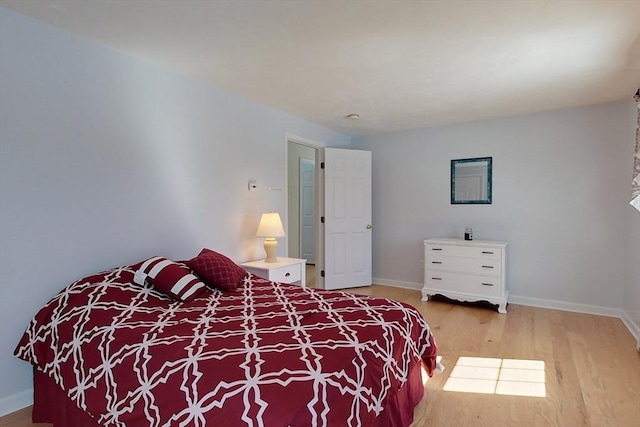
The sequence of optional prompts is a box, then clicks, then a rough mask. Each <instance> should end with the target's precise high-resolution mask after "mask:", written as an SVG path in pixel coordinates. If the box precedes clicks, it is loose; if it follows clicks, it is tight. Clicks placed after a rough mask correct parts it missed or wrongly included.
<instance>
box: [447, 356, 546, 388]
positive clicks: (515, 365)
mask: <svg viewBox="0 0 640 427" xmlns="http://www.w3.org/2000/svg"><path fill="white" fill-rule="evenodd" d="M443 390H446V391H459V392H465V393H484V394H504V395H512V396H530V397H546V387H545V371H544V361H542V360H520V359H496V358H487V357H460V358H459V359H458V363H456V365H455V366H454V367H453V371H451V375H449V379H448V380H447V382H446V383H445V385H444V387H443Z"/></svg>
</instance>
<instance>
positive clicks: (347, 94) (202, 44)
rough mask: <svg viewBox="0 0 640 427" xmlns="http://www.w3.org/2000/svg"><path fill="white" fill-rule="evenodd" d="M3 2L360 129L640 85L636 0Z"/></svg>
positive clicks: (338, 126) (604, 94)
mask: <svg viewBox="0 0 640 427" xmlns="http://www.w3.org/2000/svg"><path fill="white" fill-rule="evenodd" d="M0 5H2V6H5V7H7V8H9V9H12V10H14V11H17V12H20V13H23V14H25V15H29V16H31V17H34V18H36V19H39V20H42V21H45V22H48V23H51V24H53V25H56V26H60V27H63V28H66V29H68V30H70V31H71V32H73V33H76V34H79V35H81V36H84V37H87V38H91V39H94V40H97V41H99V42H101V43H104V44H107V45H111V46H113V47H115V48H117V49H119V50H121V51H125V52H128V53H130V54H133V55H136V56H138V57H142V58H145V59H147V60H149V61H152V62H155V63H158V64H161V65H163V66H165V67H168V68H171V69H174V70H176V71H178V72H180V73H183V74H186V75H189V76H191V77H193V78H196V79H199V80H202V81H205V82H209V83H211V84H213V85H215V86H218V87H221V88H223V89H225V90H227V91H230V92H234V93H238V94H241V95H244V96H246V97H247V98H251V99H253V100H255V101H258V102H261V103H264V104H267V105H270V106H273V107H276V108H279V109H281V110H284V111H288V112H290V113H292V114H294V115H296V116H298V117H303V118H306V119H308V120H311V121H313V122H316V123H319V124H322V125H324V126H327V127H329V128H332V129H335V130H337V131H341V132H345V133H350V134H360V135H366V134H375V133H383V132H391V131H398V130H404V129H412V128H419V127H424V126H432V125H439V124H448V123H456V122H464V121H470V120H478V119H485V118H491V117H501V116H510V115H517V114H525V113H531V112H537V111H545V110H551V109H557V108H564V107H573V106H580V105H589V104H596V103H601V102H608V101H615V100H620V99H625V98H627V99H631V97H632V96H633V93H634V92H635V91H636V89H637V88H638V86H639V85H640V0H627V1H618V0H595V1H593V0H592V1H568V0H552V1H548V0H536V1H521V0H511V1H472V0H469V1H456V0H451V1H354V0H352V1H346V0H343V1H335V0H328V1H320V0H298V1H275V0H271V1H221V0H220V1H214V0H210V1H206V0H205V1H202V0H200V1H197V0H196V1H194V0H135V1H116V0H91V1H90V0H29V1H24V0H23V1H20V0H0ZM353 112H356V113H359V114H360V116H361V118H360V120H358V121H352V120H348V119H345V117H344V116H346V115H347V114H349V113H353Z"/></svg>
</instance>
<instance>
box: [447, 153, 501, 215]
mask: <svg viewBox="0 0 640 427" xmlns="http://www.w3.org/2000/svg"><path fill="white" fill-rule="evenodd" d="M492 169H493V158H492V157H476V158H472V159H456V160H451V204H452V205H458V204H465V205H466V204H485V205H487V204H491V199H492V178H493V177H492V174H493V171H492Z"/></svg>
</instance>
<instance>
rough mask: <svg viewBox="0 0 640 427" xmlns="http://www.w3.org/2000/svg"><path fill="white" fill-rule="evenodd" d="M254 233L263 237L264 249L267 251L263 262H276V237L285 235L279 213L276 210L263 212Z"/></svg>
mask: <svg viewBox="0 0 640 427" xmlns="http://www.w3.org/2000/svg"><path fill="white" fill-rule="evenodd" d="M256 235H257V236H258V237H265V239H264V251H265V252H266V253H267V257H266V258H265V260H264V262H276V261H277V259H276V251H277V250H278V241H277V240H276V237H284V236H285V234H284V228H283V227H282V221H281V220H280V215H279V214H278V213H277V212H269V213H263V214H262V218H260V225H258V232H257V233H256Z"/></svg>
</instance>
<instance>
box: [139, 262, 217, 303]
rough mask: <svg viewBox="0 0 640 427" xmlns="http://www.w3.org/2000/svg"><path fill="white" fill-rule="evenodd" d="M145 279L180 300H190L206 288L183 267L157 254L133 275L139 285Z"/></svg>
mask: <svg viewBox="0 0 640 427" xmlns="http://www.w3.org/2000/svg"><path fill="white" fill-rule="evenodd" d="M146 280H149V282H150V283H151V284H152V285H153V287H154V288H156V289H157V290H159V291H160V292H162V293H164V294H166V295H169V296H171V297H173V298H176V299H178V300H180V301H190V300H192V299H194V298H195V297H197V296H198V295H199V294H200V293H201V292H202V291H203V290H205V289H206V288H205V285H204V283H202V282H201V281H200V279H198V278H197V277H196V276H194V275H193V274H191V273H190V272H189V271H187V270H186V269H185V268H184V267H181V266H180V265H179V264H176V263H175V262H173V261H170V260H168V259H166V258H163V257H159V256H158V257H153V258H149V259H148V260H146V261H144V262H143V263H142V265H141V266H140V268H139V269H138V270H137V271H136V273H135V275H134V277H133V281H134V282H136V283H137V284H139V285H143V284H144V282H145V281H146Z"/></svg>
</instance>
